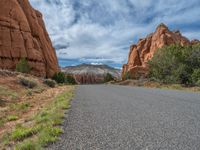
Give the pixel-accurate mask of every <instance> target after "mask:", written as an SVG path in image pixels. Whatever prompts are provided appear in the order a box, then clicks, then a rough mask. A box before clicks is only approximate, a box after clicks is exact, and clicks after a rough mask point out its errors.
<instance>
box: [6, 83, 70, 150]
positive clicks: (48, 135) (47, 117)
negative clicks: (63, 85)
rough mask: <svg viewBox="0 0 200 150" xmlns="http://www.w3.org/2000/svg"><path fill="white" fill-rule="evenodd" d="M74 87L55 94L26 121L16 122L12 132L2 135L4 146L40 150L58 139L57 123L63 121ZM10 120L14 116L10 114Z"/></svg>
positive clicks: (24, 149)
mask: <svg viewBox="0 0 200 150" xmlns="http://www.w3.org/2000/svg"><path fill="white" fill-rule="evenodd" d="M73 90H74V87H70V90H69V89H68V90H66V91H65V92H63V93H61V94H59V95H58V96H56V97H55V98H54V99H53V100H52V101H51V103H49V104H48V106H47V107H44V108H43V109H42V110H40V111H39V112H38V113H37V114H35V115H34V116H33V118H31V119H30V120H29V121H27V123H24V124H18V125H16V127H15V128H14V129H13V131H12V132H10V133H6V134H5V135H4V137H3V141H4V144H5V147H11V148H14V149H16V150H40V149H43V147H45V146H46V145H47V144H48V143H51V142H55V141H56V140H58V136H59V135H60V134H61V133H62V129H61V127H60V126H59V125H61V124H62V123H63V117H64V113H65V110H66V109H68V108H69V107H70V100H71V99H72V97H73ZM9 119H10V120H13V119H15V116H10V117H9Z"/></svg>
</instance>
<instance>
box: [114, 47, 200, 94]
mask: <svg viewBox="0 0 200 150" xmlns="http://www.w3.org/2000/svg"><path fill="white" fill-rule="evenodd" d="M148 64H149V74H148V76H147V77H144V75H138V76H135V78H132V77H131V75H130V73H129V72H127V73H125V74H124V75H123V77H122V81H118V82H114V84H119V85H131V86H144V87H151V88H165V89H177V90H189V91H200V44H197V45H190V46H181V45H179V44H175V45H170V46H165V47H163V48H161V49H158V50H157V52H156V53H155V54H154V57H153V58H152V59H151V60H150V61H149V62H148Z"/></svg>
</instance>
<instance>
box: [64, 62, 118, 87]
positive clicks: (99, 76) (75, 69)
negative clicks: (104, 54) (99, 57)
mask: <svg viewBox="0 0 200 150" xmlns="http://www.w3.org/2000/svg"><path fill="white" fill-rule="evenodd" d="M62 71H63V72H65V73H66V74H72V75H74V77H75V79H76V81H77V82H78V83H80V84H95V83H101V82H103V80H104V76H105V75H106V74H107V73H109V74H111V75H112V76H113V77H114V78H116V79H119V78H120V70H119V69H115V68H112V67H109V66H107V65H90V64H81V65H78V66H70V67H65V68H62Z"/></svg>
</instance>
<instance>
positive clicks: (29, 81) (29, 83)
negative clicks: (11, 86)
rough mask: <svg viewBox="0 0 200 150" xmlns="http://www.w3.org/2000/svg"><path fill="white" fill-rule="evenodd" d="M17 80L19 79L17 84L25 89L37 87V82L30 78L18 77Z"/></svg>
mask: <svg viewBox="0 0 200 150" xmlns="http://www.w3.org/2000/svg"><path fill="white" fill-rule="evenodd" d="M18 79H19V83H21V84H22V85H23V86H25V87H28V88H31V89H32V88H34V87H36V86H37V82H36V81H35V80H34V79H32V78H30V77H23V76H18Z"/></svg>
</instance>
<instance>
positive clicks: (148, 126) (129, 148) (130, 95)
mask: <svg viewBox="0 0 200 150" xmlns="http://www.w3.org/2000/svg"><path fill="white" fill-rule="evenodd" d="M67 114H68V116H67V117H66V120H65V122H64V125H63V129H64V134H63V135H62V136H61V140H60V141H59V142H57V143H54V144H53V145H51V146H50V147H48V148H47V149H49V150H199V149H200V93H192V92H184V91H176V90H159V89H147V88H138V87H125V86H116V85H82V86H79V87H78V88H77V90H76V96H75V98H74V100H73V101H72V108H71V110H70V111H69V113H67Z"/></svg>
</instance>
